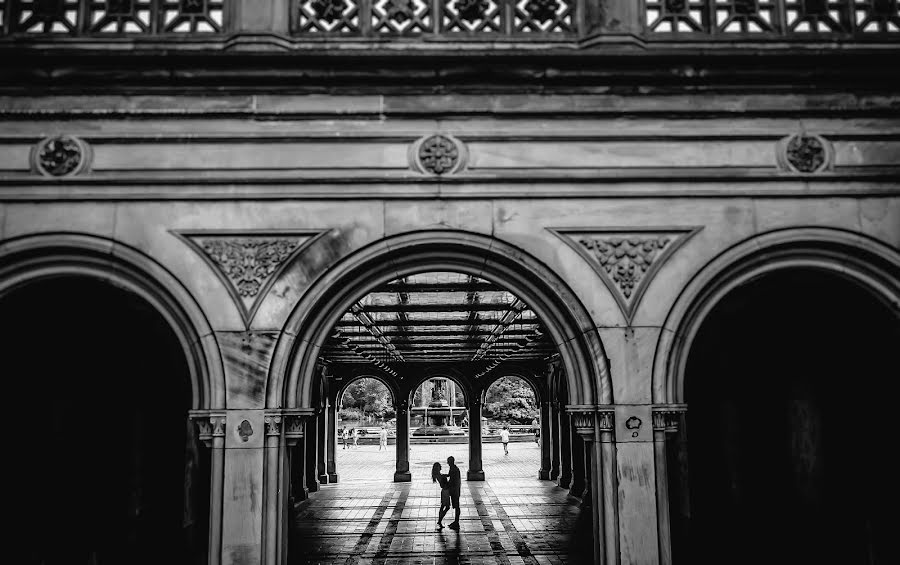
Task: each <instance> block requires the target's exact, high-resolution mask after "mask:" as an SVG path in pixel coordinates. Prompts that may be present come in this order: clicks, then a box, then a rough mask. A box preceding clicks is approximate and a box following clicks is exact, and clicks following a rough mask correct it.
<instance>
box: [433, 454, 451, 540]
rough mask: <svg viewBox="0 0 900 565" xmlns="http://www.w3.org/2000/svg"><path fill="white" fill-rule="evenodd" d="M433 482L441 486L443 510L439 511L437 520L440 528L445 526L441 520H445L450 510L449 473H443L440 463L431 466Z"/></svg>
mask: <svg viewBox="0 0 900 565" xmlns="http://www.w3.org/2000/svg"><path fill="white" fill-rule="evenodd" d="M431 482H433V483H438V484H439V485H440V486H441V510H440V512H439V513H438V521H437V526H438V529H439V530H440V529H443V528H444V524H442V523H441V521H443V519H444V516H445V515H446V514H447V511H448V510H450V481H448V480H447V475H442V474H441V464H440V463H435V464H434V465H432V466H431Z"/></svg>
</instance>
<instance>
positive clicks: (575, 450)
mask: <svg viewBox="0 0 900 565" xmlns="http://www.w3.org/2000/svg"><path fill="white" fill-rule="evenodd" d="M569 436H570V439H571V442H572V443H571V447H572V483H571V485H570V486H569V494H571V495H572V496H577V497H578V498H581V497H582V496H584V487H585V476H586V472H585V468H584V441H582V439H581V436H580V435H578V433H577V432H576V431H575V427H574V426H573V425H572V421H571V416H570V417H569Z"/></svg>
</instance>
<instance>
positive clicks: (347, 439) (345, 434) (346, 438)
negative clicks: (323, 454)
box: [341, 426, 350, 449]
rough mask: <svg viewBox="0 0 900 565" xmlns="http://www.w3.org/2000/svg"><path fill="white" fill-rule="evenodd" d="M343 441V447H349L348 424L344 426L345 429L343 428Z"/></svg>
mask: <svg viewBox="0 0 900 565" xmlns="http://www.w3.org/2000/svg"><path fill="white" fill-rule="evenodd" d="M341 441H342V442H343V444H344V447H343V449H347V442H348V441H350V433H349V432H348V431H347V426H344V429H343V430H341Z"/></svg>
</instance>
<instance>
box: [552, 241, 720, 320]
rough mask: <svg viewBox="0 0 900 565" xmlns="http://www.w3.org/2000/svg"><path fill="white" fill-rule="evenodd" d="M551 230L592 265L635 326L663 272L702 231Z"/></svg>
mask: <svg viewBox="0 0 900 565" xmlns="http://www.w3.org/2000/svg"><path fill="white" fill-rule="evenodd" d="M549 229H550V231H552V232H553V233H555V234H556V235H557V236H558V237H559V238H560V239H562V240H563V241H564V242H565V243H566V244H567V245H568V246H569V247H571V248H572V249H574V250H575V251H576V252H577V253H578V254H579V255H581V256H582V257H583V258H584V259H585V260H586V261H587V262H588V264H590V266H591V267H592V268H593V269H594V271H595V272H596V273H597V274H598V275H599V276H600V279H601V280H602V281H603V283H604V284H605V285H606V287H607V288H608V289H609V290H610V292H611V293H612V295H613V297H614V298H615V300H616V302H617V303H618V305H619V307H620V308H621V310H622V313H623V314H624V316H625V319H626V321H628V323H631V320H632V319H633V318H634V313H635V311H636V310H637V305H638V303H639V302H640V300H641V297H642V296H643V294H644V292H645V291H646V290H647V287H648V286H649V284H650V281H651V280H652V279H653V277H654V275H656V273H657V271H658V270H659V268H660V267H661V266H662V265H663V264H664V263H665V262H666V260H668V258H669V257H671V256H672V254H673V253H674V252H675V250H676V249H678V248H679V247H680V246H681V245H683V244H684V242H686V241H687V240H688V239H690V238H691V237H692V236H693V235H694V234H696V233H697V232H699V231H700V229H702V228H654V229H652V230H646V231H629V230H626V229H621V230H620V229H616V228H611V229H598V230H592V229H589V228H585V229H581V228H574V229H566V228H562V229H553V228H549Z"/></svg>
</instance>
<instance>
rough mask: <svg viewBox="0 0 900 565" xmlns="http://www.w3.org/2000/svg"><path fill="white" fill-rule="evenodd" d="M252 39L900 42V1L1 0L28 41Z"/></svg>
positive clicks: (1, 29) (6, 30) (2, 15)
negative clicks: (272, 37) (169, 38)
mask: <svg viewBox="0 0 900 565" xmlns="http://www.w3.org/2000/svg"><path fill="white" fill-rule="evenodd" d="M242 34H243V35H251V36H252V35H256V36H262V35H272V36H278V37H280V38H283V40H285V41H293V42H310V41H313V42H315V41H319V40H322V41H323V43H325V42H327V43H334V42H336V41H340V42H345V43H352V42H377V43H391V42H394V43H397V42H410V41H414V42H419V43H421V44H425V45H427V44H433V45H438V44H440V43H445V44H446V43H448V42H452V43H463V44H464V43H466V42H472V41H474V42H482V43H496V44H503V43H520V42H528V41H532V42H535V43H545V42H570V43H578V42H582V45H583V46H589V45H593V44H594V43H596V42H597V40H600V41H604V40H605V41H611V42H614V41H616V37H618V38H620V39H622V40H628V41H638V42H645V41H648V40H649V41H666V42H673V41H677V42H686V43H703V42H725V41H728V42H738V41H739V42H748V41H750V42H765V41H784V40H789V41H790V42H799V41H808V42H833V41H834V40H835V39H841V40H842V41H846V40H848V39H851V40H854V41H862V42H867V41H875V42H878V41H896V38H897V37H898V36H900V0H271V2H260V1H258V0H0V35H3V36H15V37H17V38H21V37H28V36H31V37H39V38H44V39H46V38H56V37H70V36H82V37H90V38H92V39H93V40H96V39H98V38H104V37H106V38H111V39H115V38H118V39H124V38H129V37H132V38H133V37H141V36H154V37H157V38H161V39H165V38H167V37H177V36H200V37H202V36H213V37H214V36H216V35H229V36H231V35H235V36H240V35H242ZM286 45H288V43H285V44H284V45H283V46H286Z"/></svg>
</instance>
